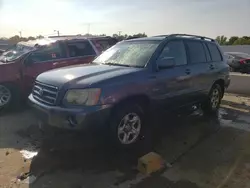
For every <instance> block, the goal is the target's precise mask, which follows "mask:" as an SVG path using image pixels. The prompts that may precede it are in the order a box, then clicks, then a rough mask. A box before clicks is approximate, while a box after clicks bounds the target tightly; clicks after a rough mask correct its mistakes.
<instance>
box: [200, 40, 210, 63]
mask: <svg viewBox="0 0 250 188" xmlns="http://www.w3.org/2000/svg"><path fill="white" fill-rule="evenodd" d="M202 45H203V48H204V50H205V53H206V58H207V61H208V62H210V61H212V59H211V56H210V53H209V51H208V48H207V45H206V44H204V43H202Z"/></svg>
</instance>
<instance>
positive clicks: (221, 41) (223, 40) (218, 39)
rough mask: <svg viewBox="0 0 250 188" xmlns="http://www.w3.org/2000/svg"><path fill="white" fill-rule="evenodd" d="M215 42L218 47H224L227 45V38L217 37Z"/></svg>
mask: <svg viewBox="0 0 250 188" xmlns="http://www.w3.org/2000/svg"><path fill="white" fill-rule="evenodd" d="M216 40H217V42H218V43H219V44H220V45H226V44H227V37H225V36H224V35H221V36H217V37H216Z"/></svg>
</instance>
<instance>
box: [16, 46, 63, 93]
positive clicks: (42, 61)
mask: <svg viewBox="0 0 250 188" xmlns="http://www.w3.org/2000/svg"><path fill="white" fill-rule="evenodd" d="M65 57H66V54H65V53H63V51H62V50H61V48H60V44H59V43H54V44H51V45H49V46H46V47H44V48H40V49H38V50H36V51H34V52H31V53H30V54H29V55H28V57H27V58H26V59H24V62H23V66H22V70H21V71H22V79H23V88H24V90H25V91H26V95H28V94H29V93H30V92H31V90H32V87H33V84H34V82H35V80H36V77H37V76H38V75H39V74H41V73H43V72H45V71H48V70H51V69H54V68H56V66H55V63H57V64H58V65H59V64H60V63H63V62H64V61H65Z"/></svg>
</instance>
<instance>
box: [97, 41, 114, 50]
mask: <svg viewBox="0 0 250 188" xmlns="http://www.w3.org/2000/svg"><path fill="white" fill-rule="evenodd" d="M93 43H94V45H95V47H96V48H97V50H98V51H105V50H107V49H108V48H110V47H111V45H110V44H109V42H108V40H96V41H93Z"/></svg>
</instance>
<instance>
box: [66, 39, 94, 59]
mask: <svg viewBox="0 0 250 188" xmlns="http://www.w3.org/2000/svg"><path fill="white" fill-rule="evenodd" d="M68 49H69V55H70V57H81V56H88V55H96V54H95V51H94V49H93V48H92V46H91V44H90V43H89V42H88V41H81V42H80V41H79V42H71V43H68Z"/></svg>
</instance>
